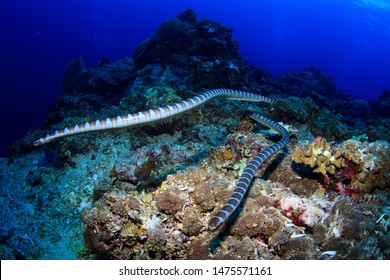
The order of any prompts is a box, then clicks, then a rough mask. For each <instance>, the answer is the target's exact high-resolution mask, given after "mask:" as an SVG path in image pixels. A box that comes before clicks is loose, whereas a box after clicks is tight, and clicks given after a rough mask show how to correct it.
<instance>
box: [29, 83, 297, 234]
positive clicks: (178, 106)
mask: <svg viewBox="0 0 390 280" xmlns="http://www.w3.org/2000/svg"><path fill="white" fill-rule="evenodd" d="M216 98H225V99H232V100H242V101H252V102H267V103H271V104H272V103H274V100H272V99H270V98H268V97H265V96H261V95H258V94H254V93H251V92H245V91H238V90H230V89H214V90H209V91H206V92H203V93H201V94H199V95H196V96H194V97H192V98H189V99H187V100H184V101H181V102H178V103H174V104H172V105H168V106H165V107H160V108H156V109H150V110H146V111H142V112H138V113H133V114H128V115H125V116H118V117H114V118H106V119H101V120H96V121H90V122H86V123H82V124H76V125H75V126H73V127H67V128H65V129H62V130H59V131H55V132H54V133H51V134H48V135H46V136H45V137H43V138H40V139H39V140H37V141H35V142H34V143H33V145H34V146H41V145H43V144H46V143H49V142H51V141H54V140H57V139H61V138H64V137H67V136H71V135H75V134H80V133H86V132H92V131H99V130H108V129H117V128H125V127H134V126H140V125H145V124H150V123H153V122H157V121H161V120H164V119H167V118H170V117H173V116H177V115H179V114H182V113H185V112H187V111H189V110H192V109H194V108H197V107H199V106H201V105H203V104H205V103H208V102H210V101H211V100H213V99H216ZM249 117H251V118H252V119H254V120H255V121H257V122H259V123H262V124H264V125H266V126H268V127H270V128H272V129H274V130H276V131H277V132H279V133H280V134H281V135H282V139H281V140H279V141H278V142H277V143H275V144H273V145H272V146H270V147H268V148H266V149H265V150H263V151H261V152H260V153H259V154H257V155H256V156H255V157H254V158H253V159H252V160H251V161H250V162H249V164H248V165H247V166H246V168H245V169H244V172H243V173H242V175H241V178H240V179H239V181H238V183H237V186H236V188H235V189H234V192H233V193H232V195H231V196H230V198H229V200H228V201H227V203H226V204H225V206H224V207H222V209H221V210H219V211H218V213H217V214H216V215H215V216H213V217H212V218H211V219H210V221H209V229H210V230H215V229H217V228H218V227H219V226H220V225H221V224H222V223H223V222H225V221H226V220H227V218H228V217H229V216H230V215H231V214H232V213H233V212H234V211H235V210H236V209H237V207H238V206H239V205H240V203H241V201H242V199H243V198H244V196H245V193H246V191H247V190H248V188H249V185H250V183H251V181H252V178H253V176H254V174H255V172H256V170H257V169H258V168H259V167H260V165H261V164H262V163H263V162H264V161H265V160H267V159H268V158H269V157H270V156H271V155H272V154H274V153H276V152H277V151H279V150H281V149H282V148H283V147H284V146H286V144H287V142H288V141H289V139H290V136H289V134H288V132H287V130H286V129H285V128H284V127H283V126H281V125H280V124H278V123H276V122H274V121H273V120H270V119H268V118H266V117H264V116H260V115H258V114H254V113H252V114H250V115H249Z"/></svg>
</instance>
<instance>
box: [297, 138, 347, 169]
mask: <svg viewBox="0 0 390 280" xmlns="http://www.w3.org/2000/svg"><path fill="white" fill-rule="evenodd" d="M341 155H342V153H341V151H340V149H337V148H335V147H332V146H331V145H330V143H327V142H326V140H325V138H321V139H320V140H318V141H316V142H314V143H309V142H306V147H305V148H303V149H302V148H300V147H297V148H296V149H295V150H294V152H293V154H292V156H291V157H292V160H293V161H295V162H296V163H303V164H305V165H309V166H310V167H311V168H314V170H313V171H314V172H316V173H321V174H322V175H326V173H329V174H332V175H334V174H335V172H336V168H338V169H340V168H343V167H345V162H344V158H342V156H341Z"/></svg>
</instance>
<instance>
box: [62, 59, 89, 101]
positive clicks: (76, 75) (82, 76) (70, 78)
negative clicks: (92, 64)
mask: <svg viewBox="0 0 390 280" xmlns="http://www.w3.org/2000/svg"><path fill="white" fill-rule="evenodd" d="M86 79H88V74H87V70H86V69H85V66H84V61H83V59H82V58H81V57H80V58H78V59H73V60H70V61H69V62H68V63H67V64H66V66H65V70H64V73H63V75H62V92H63V93H69V94H72V93H74V92H78V91H79V90H80V89H81V88H82V84H83V83H85V81H86Z"/></svg>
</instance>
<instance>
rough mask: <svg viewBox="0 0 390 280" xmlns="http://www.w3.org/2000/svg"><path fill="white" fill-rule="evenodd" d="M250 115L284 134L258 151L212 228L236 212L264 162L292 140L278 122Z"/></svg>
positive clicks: (212, 223)
mask: <svg viewBox="0 0 390 280" xmlns="http://www.w3.org/2000/svg"><path fill="white" fill-rule="evenodd" d="M249 117H250V118H252V119H254V120H255V121H257V122H259V123H261V124H264V125H266V126H268V127H270V128H272V129H274V130H276V131H277V132H279V133H280V134H281V135H282V139H280V140H279V141H278V142H276V143H274V144H273V145H271V146H269V147H268V148H266V149H265V150H262V151H261V152H260V153H258V154H257V155H256V156H255V157H254V158H253V159H252V160H251V161H250V162H249V164H248V165H247V166H246V167H245V169H244V171H243V172H242V174H241V177H240V179H239V180H238V183H237V185H236V187H235V189H234V192H233V193H232V194H231V195H230V198H229V200H228V201H227V202H226V204H225V206H223V207H222V209H221V210H219V211H218V212H217V214H216V215H215V216H213V217H212V218H211V219H210V221H209V229H210V230H216V229H217V228H218V227H219V226H220V225H221V224H222V223H223V222H225V221H226V220H227V218H228V217H229V216H230V215H231V214H232V213H233V212H234V210H236V209H237V207H238V205H240V203H241V201H242V199H243V198H244V196H245V193H246V192H247V190H248V188H249V185H250V183H251V181H252V179H253V176H254V174H255V172H256V170H257V169H259V167H260V166H261V165H262V164H263V162H264V161H266V160H267V159H268V158H269V157H270V156H271V155H273V154H274V153H276V152H277V151H279V150H281V149H283V148H284V147H285V146H286V145H287V143H288V141H289V140H290V135H289V134H288V131H287V130H286V129H285V128H284V127H283V126H281V125H280V124H278V123H277V122H274V121H273V120H271V119H268V118H266V117H264V116H260V115H258V114H254V113H253V114H250V115H249Z"/></svg>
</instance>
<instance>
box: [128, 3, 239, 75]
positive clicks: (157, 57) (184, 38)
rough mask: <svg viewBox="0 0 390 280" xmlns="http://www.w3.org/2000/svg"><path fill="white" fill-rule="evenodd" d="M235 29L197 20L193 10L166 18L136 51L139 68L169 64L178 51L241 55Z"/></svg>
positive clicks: (209, 54)
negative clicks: (234, 32)
mask: <svg viewBox="0 0 390 280" xmlns="http://www.w3.org/2000/svg"><path fill="white" fill-rule="evenodd" d="M232 32H233V31H232V30H231V29H228V28H226V27H224V26H222V25H220V24H219V23H216V22H214V21H211V20H207V19H204V20H201V21H198V20H197V17H196V15H195V13H194V12H193V11H192V10H190V9H189V10H186V11H184V12H182V13H180V14H179V15H177V16H176V17H175V18H173V19H169V20H166V21H165V22H163V23H162V24H161V25H160V27H159V28H158V29H157V31H156V33H155V34H154V35H153V37H152V38H149V39H146V40H145V41H143V42H142V43H141V44H140V45H139V47H138V48H137V49H136V51H135V52H134V55H133V58H134V63H135V65H136V66H137V68H141V67H143V66H145V65H147V64H152V63H159V64H168V63H169V62H170V61H171V60H172V58H173V57H174V56H176V55H183V54H186V55H188V56H203V57H208V58H213V59H221V58H235V59H238V58H239V57H240V56H239V53H238V43H237V42H236V41H234V40H233V39H232Z"/></svg>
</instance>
